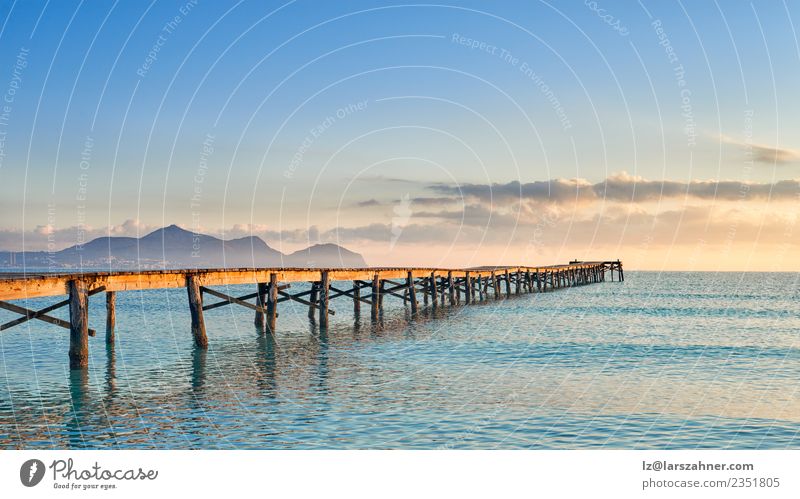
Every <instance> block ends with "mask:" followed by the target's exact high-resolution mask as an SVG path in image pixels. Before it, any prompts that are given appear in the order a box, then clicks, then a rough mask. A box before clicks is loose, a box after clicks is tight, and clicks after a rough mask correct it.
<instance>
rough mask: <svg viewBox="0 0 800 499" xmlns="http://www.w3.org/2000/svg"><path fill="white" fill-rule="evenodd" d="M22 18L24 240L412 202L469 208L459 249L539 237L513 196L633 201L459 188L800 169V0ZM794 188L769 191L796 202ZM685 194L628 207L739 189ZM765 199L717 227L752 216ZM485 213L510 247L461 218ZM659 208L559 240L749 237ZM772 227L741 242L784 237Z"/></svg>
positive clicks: (357, 235) (94, 10) (2, 40)
mask: <svg viewBox="0 0 800 499" xmlns="http://www.w3.org/2000/svg"><path fill="white" fill-rule="evenodd" d="M0 19H2V22H3V25H2V32H0V45H1V46H2V51H0V68H3V69H2V72H1V73H0V91H3V92H4V95H8V93H9V91H10V90H13V96H12V97H13V98H12V102H10V103H7V105H8V107H7V108H6V111H7V112H6V119H5V121H0V133H3V134H4V135H3V137H4V140H3V143H2V144H3V151H2V152H3V156H2V163H0V176H2V180H3V182H2V185H3V187H2V200H0V206H1V207H2V211H0V228H2V229H3V230H4V233H3V234H4V235H3V239H2V240H0V242H2V243H3V244H2V245H3V247H11V246H18V245H17V244H16V243H15V242H16V241H22V235H24V234H28V235H27V236H26V240H27V241H29V244H28V245H29V246H31V247H34V246H36V245H37V244H38V245H39V246H41V245H42V244H44V243H43V239H41V238H39V239H37V236H36V234H39V235H41V234H42V233H45V232H49V233H52V232H54V231H60V232H57V233H58V234H59V240H58V243H57V244H58V245H61V246H64V245H68V244H69V243H73V244H74V242H75V241H74V239H75V237H76V236H75V234H76V233H78V232H88V233H91V234H95V233H98V234H99V233H102V232H103V231H106V232H108V231H109V230H112V231H116V232H114V233H128V232H130V231H135V232H139V231H143V230H147V229H149V228H152V227H156V226H160V225H164V224H170V223H178V224H181V225H183V226H185V227H196V228H197V229H202V230H204V231H206V232H212V233H219V234H222V235H225V236H226V237H228V236H231V237H232V236H236V235H241V234H243V233H246V232H251V233H255V234H258V235H262V236H263V237H265V238H266V239H267V240H268V241H269V242H270V244H273V245H283V244H286V245H288V246H289V247H291V246H292V245H301V244H302V243H303V242H308V241H311V242H314V241H312V240H313V239H314V238H317V237H319V233H323V234H327V236H326V237H328V238H329V239H335V240H336V241H338V242H340V243H342V244H345V245H351V246H352V245H357V246H362V245H363V246H364V247H365V248H366V249H365V251H367V252H368V253H369V252H372V253H374V254H375V255H376V256H375V258H378V255H384V254H386V252H387V247H386V241H383V240H382V238H384V235H385V230H384V232H380V231H379V234H378V235H375V234H372V233H371V232H370V230H369V228H370V227H372V228H373V229H374V228H375V227H378V226H383V228H384V229H386V228H387V227H391V226H392V224H394V225H397V224H398V223H400V222H398V221H397V220H396V219H397V218H398V217H397V213H398V206H400V207H401V208H400V209H399V212H401V213H403V212H405V211H409V212H410V213H412V215H411V217H410V218H411V219H410V220H402V221H401V222H402V225H403V226H404V227H405V225H410V226H415V227H416V228H418V229H420V231H421V232H420V235H419V237H420V238H423V237H426V236H424V235H425V234H429V232H426V231H425V230H424V229H425V228H426V227H428V228H430V227H431V226H434V227H435V226H439V225H441V224H447V223H449V222H448V220H450V221H452V220H453V219H454V218H455V219H457V220H459V222H458V224H457V225H456V230H455V231H454V232H453V234H454V235H452V236H449V235H443V236H442V238H441V241H437V244H441V247H442V248H445V249H447V248H449V249H448V250H447V251H451V252H452V251H455V253H449V254H450V256H451V257H452V258H453V259H454V260H458V261H462V260H467V261H473V260H475V259H481V258H483V259H486V258H489V257H490V255H491V257H492V258H494V255H497V254H498V253H497V251H498V250H497V247H500V248H502V251H501V252H500V253H501V254H502V255H508V258H512V257H513V258H514V259H520V258H522V257H527V256H528V253H526V251H528V250H524V251H523V250H522V249H520V248H521V247H522V246H524V245H521V243H520V240H519V235H518V232H517V233H516V234H517V235H507V234H511V233H514V230H512V231H510V232H508V231H506V232H500V233H494V232H497V231H500V230H501V229H502V228H503V226H502V225H497V224H498V223H500V222H498V221H499V220H502V216H506V215H509V214H511V215H513V218H514V219H515V220H516V223H515V224H514V226H515V227H517V228H520V227H521V230H522V231H523V232H525V231H527V232H530V231H531V230H532V229H531V227H536V226H537V224H539V225H541V223H542V222H541V220H537V219H536V218H535V214H536V213H540V212H541V210H542V209H545V208H546V209H548V210H550V211H553V212H554V213H555V215H554V216H556V217H558V219H559V220H560V221H561V222H562V223H563V222H564V221H566V220H570V221H571V222H570V223H572V222H574V221H575V220H577V219H580V220H581V221H584V222H587V223H589V224H590V225H588V227H590V228H591V227H592V225H591V224H592V223H594V224H595V225H594V227H595V229H594V230H593V232H594V233H597V232H599V231H598V230H596V228H597V226H598V224H602V223H606V222H603V221H601V220H600V219H601V218H602V217H603V216H605V215H606V214H607V213H608V211H607V210H608V209H609V206H610V205H612V204H614V203H609V202H606V201H607V200H605V199H600V200H599V201H598V202H596V203H592V206H585V205H581V206H580V207H575V206H572V207H570V208H569V209H565V208H564V207H563V206H560V205H559V206H556V204H557V200H555V199H550V198H548V197H547V196H545V198H543V199H541V198H540V199H536V200H535V202H534V201H531V200H520V199H516V200H511V201H509V203H508V204H507V205H496V204H493V203H491V202H490V204H489V206H490V208H489V210H488V212H489V213H490V214H491V213H496V215H497V216H493V217H492V216H488V215H487V217H488V218H489V219H491V220H488V219H487V220H476V221H472V222H470V219H469V216H468V215H469V214H471V213H477V210H478V209H479V208H481V209H484V211H486V210H485V208H486V206H485V205H481V203H482V202H483V201H481V200H480V199H468V198H463V197H462V198H459V200H456V201H455V206H453V205H451V206H448V205H447V203H448V199H447V198H445V199H434V198H436V197H437V195H438V194H437V193H440V192H441V190H439V191H437V190H436V186H437V185H449V186H464V185H487V186H491V185H493V184H495V185H498V186H503V185H507V184H509V183H510V182H519V183H520V184H521V185H524V184H528V183H533V182H540V181H549V180H551V179H576V178H577V179H582V180H581V181H585V182H587V183H589V184H596V183H600V182H604V181H605V180H606V179H608V178H617V180H619V178H620V177H614V176H615V175H619V174H620V172H627V177H625V178H628V179H629V181H630V182H631V183H632V184H635V183H636V182H641V181H649V182H654V181H655V182H660V181H663V180H666V181H669V182H682V183H685V184H686V185H687V186H691V183H692V182H696V181H705V180H709V179H711V180H731V181H738V182H741V183H746V184H750V183H755V184H764V185H766V184H773V183H775V182H777V181H780V180H787V179H794V178H797V177H800V175H798V168H797V163H796V161H795V157H794V150H795V148H800V144H797V138H796V137H797V136H798V118H797V117H798V115H799V113H798V112H797V111H798V95H797V91H796V88H798V84H800V81H798V80H800V71H798V68H800V64H798V63H800V50H798V42H797V39H796V37H795V28H794V26H793V22H797V21H798V20H800V8H798V6H797V5H796V4H795V5H791V4H783V3H781V2H754V3H752V4H751V3H750V2H719V3H715V2H707V1H701V2H682V3H681V2H645V3H638V2H612V1H598V2H590V1H586V2H584V1H575V2H569V3H563V2H559V3H555V2H554V3H546V2H529V1H524V2H523V1H520V2H512V1H508V2H485V1H484V2H478V1H459V2H443V3H442V4H438V5H433V4H405V3H400V2H391V1H353V2H322V1H309V0H298V1H295V2H207V1H203V0H198V1H197V2H188V1H187V2H157V3H155V2H154V3H149V2H134V1H119V2H100V1H86V2H77V1H76V2H70V1H51V2H12V1H2V2H0ZM170 22H172V23H171V24H169V23H170ZM657 27H660V28H661V29H663V31H659V30H657V29H656V28H657ZM473 42H474V43H473ZM473 44H474V46H473ZM668 47H669V48H671V50H672V54H674V55H673V59H672V60H670V59H669V54H668V52H667V48H668ZM154 49H157V52H156V53H155V58H154V59H153V58H149V59H148V54H151V53H152V52H153V51H154ZM21 54H22V55H23V56H24V57H23V59H24V64H23V65H24V67H21V65H20V63H19V61H20V60H21V59H20V55H21ZM679 68H682V69H679ZM16 87H18V88H16ZM687 128H688V131H687ZM314 130H316V132H314ZM204 143H205V144H206V147H205V150H204ZM748 144H750V145H749V146H748ZM753 145H755V146H756V149H755V151H756V153H757V154H756V157H757V160H756V161H755V162H748V157H747V153H748V151H750V152H751V153H752V146H753ZM776 151H777V152H776ZM762 156H763V157H762ZM758 158H760V160H759V159H758ZM770 159H772V160H770ZM631 179H632V180H631ZM405 197H407V198H408V199H409V200H410V201H409V202H408V203H410V204H411V206H410V207H408V206H406V205H404V204H403V199H404V198H405ZM791 199H793V198H792V197H791V196H788V195H787V196H785V198H784V200H783V201H781V200H780V199H778V200H776V201H775V202H776V203H778V204H772V205H769V206H768V207H765V206H764V203H765V202H773V200H772V199H771V198H770V199H767V200H766V201H765V200H764V199H750V198H747V199H746V201H747V202H748V203H753V204H752V206H757V207H758V210H762V211H763V210H773V211H774V210H775V209H778V210H784V212H785V210H786V208H787V206H789V209H794V208H793V207H794V205H796V203H794V204H793V203H791V202H790V200H791ZM414 200H417V201H414ZM449 201H453V200H449ZM529 201H530V202H529ZM632 201H633V200H632ZM661 201H662V203H661V204H660V205H659V206H656V207H653V206H649V205H647V203H640V202H631V203H616V204H618V205H620V206H616V205H615V206H612V208H614V209H618V211H620V213H622V211H625V210H627V211H626V213H628V215H626V218H624V220H626V222H625V223H628V222H629V221H630V212H631V210H633V211H635V212H636V213H640V212H642V211H644V212H647V213H648V214H649V215H650V216H652V217H658V216H659V213H661V211H660V210H663V209H665V208H664V206H665V205H669V206H668V207H669V208H670V209H672V210H673V211H674V210H684V211H685V210H687V209H695V208H698V206H699V208H703V207H706V208H707V207H709V206H712V207H714V209H716V208H717V207H718V205H719V204H720V201H719V200H718V199H717V198H716V197H715V198H712V199H693V200H692V202H693V203H694V204H693V205H692V206H687V204H686V202H685V200H681V199H677V200H676V199H662V200H661ZM398 203H400V204H398ZM425 203H427V204H425ZM531 203H533V204H534V205H536V206H533V205H531ZM537 203H538V204H537ZM598 203H599V204H598ZM671 204H677V205H679V206H671ZM722 204H724V203H722ZM540 205H541V206H540ZM634 205H635V206H634ZM404 206H406V207H405V208H403V207H404ZM542 206H544V208H542ZM731 209H732V210H733V209H735V207H731ZM498 210H499V211H498ZM728 211H730V210H728ZM741 211H742V210H741V209H739V211H737V214H733V215H731V214H730V213H728V215H727V216H728V218H727V219H725V218H723V219H720V216H719V215H720V214H716V215H712V214H709V215H708V216H707V219H706V223H705V224H700V226H701V227H705V229H703V230H706V231H709V230H711V229H710V228H709V227H710V225H711V224H712V221H713V223H715V224H721V225H720V226H721V227H725V226H727V227H730V225H731V224H732V223H733V220H736V221H742V220H744V218H743V217H742V215H741ZM750 212H751V213H752V212H753V210H750ZM459 213H460V218H459ZM531 213H533V214H534V215H531ZM615 213H616V212H615ZM620 213H616V215H615V216H622V215H621V214H620ZM787 213H788V212H787ZM792 213H793V212H792ZM404 217H405V216H402V217H400V218H404ZM532 217H533V218H532ZM405 218H408V217H405ZM788 218H791V216H790V214H787V219H788ZM125 221H129V222H128V224H127V225H125V226H123V222H125ZM130 221H133V222H130ZM592 221H594V222H592ZM745 221H746V222H747V223H752V224H754V227H755V229H757V228H758V227H761V229H762V230H761V232H762V233H765V231H764V226H763V223H762V222H759V221H758V220H756V219H747V220H745ZM470 223H474V226H475V228H476V234H482V236H481V240H482V241H484V246H482V247H484V248H486V251H487V253H486V254H483V253H475V252H470V251H471V250H470V245H469V243H467V242H465V241H463V240H462V239H463V238H464V237H466V236H465V232H464V230H462V229H463V228H464V227H465V226H469V224H470ZM608 223H611V224H612V225H613V224H614V222H613V221H611V222H608ZM679 223H680V222H679ZM737 223H738V222H737ZM782 223H783V224H784V225H783V226H784V227H785V223H786V222H785V221H782ZM559 225H560V224H559ZM662 225H663V224H662ZM312 226H313V230H311V231H309V228H312ZM646 226H647V223H645V224H644V227H646ZM42 227H46V229H44V230H43V229H42ZM526 227H527V228H526ZM495 228H496V229H497V231H490V230H489V229H495ZM339 229H342V230H339ZM480 229H482V232H481V230H480ZM755 229H754V230H755ZM643 230H644V231H645V232H643V233H641V234H639V235H637V236H636V241H635V242H630V241H628V240H626V239H625V238H626V237H628V236H626V234H625V233H620V234H617V235H615V236H614V238H612V239H611V240H608V241H602V242H600V241H595V240H591V241H589V242H588V243H587V242H586V241H582V240H576V241H574V242H573V236H574V232H565V233H563V234H562V233H559V234H555V233H554V234H553V235H552V237H553V241H550V242H547V243H543V244H545V246H547V247H546V248H541V247H539V246H537V248H538V250H541V251H545V253H543V254H546V255H547V257H548V258H554V259H555V258H561V257H562V256H563V255H562V253H563V254H566V253H570V252H574V251H575V250H574V249H573V245H578V244H580V245H585V244H589V245H590V246H591V245H593V244H597V245H598V246H597V248H598V250H599V249H601V248H602V250H603V251H614V252H615V253H617V254H615V255H612V256H614V257H616V256H618V254H619V253H623V254H624V253H625V251H626V248H630V247H631V246H632V245H635V244H640V243H641V240H642V238H644V239H645V240H650V238H649V236H648V233H647V232H646V231H647V230H651V231H652V230H658V231H661V232H658V233H651V234H650V236H652V239H654V240H660V238H663V241H664V243H663V244H664V245H668V246H669V247H674V246H675V245H680V244H684V245H686V244H688V245H689V246H686V247H682V248H683V249H682V250H681V251H683V252H684V253H685V252H689V251H690V250H691V248H692V244H696V241H697V240H701V241H711V243H712V244H714V243H716V242H719V243H720V244H722V243H724V242H725V241H721V242H720V241H716V240H715V239H713V238H711V235H710V234H706V236H707V237H705V236H704V235H703V234H699V235H698V234H697V230H698V229H696V228H694V229H692V230H691V231H688V229H686V230H684V232H686V234H687V235H686V238H687V239H686V241H684V240H683V239H682V238H677V239H676V238H675V237H674V236H675V234H676V233H677V232H676V231H681V230H683V229H681V228H680V226H669V227H666V228H659V229H643ZM37 231H38V232H37ZM687 231H688V232H687ZM778 231H779V228H774V232H776V233H777V232H778ZM390 232H391V231H390ZM413 232H414V231H413V230H409V231H408V233H409V234H411V233H413ZM489 232H493V233H492V234H489ZM552 232H555V231H552ZM722 232H724V231H722ZM722 232H721V233H722ZM769 232H770V230H766V233H769ZM442 233H443V234H449V233H448V232H447V231H442ZM758 233H759V231H758V230H755V232H753V234H755V235H750V236H748V235H747V233H744V232H743V233H741V234H740V236H739V238H740V239H741V240H737V241H735V242H734V243H733V244H734V246H738V245H740V244H744V245H747V244H751V243H753V242H754V241H753V240H752V238H753V237H759V238H762V239H761V241H762V242H763V237H764V236H762V235H757V234H758ZM346 234H349V235H346ZM487 234H488V235H487ZM570 234H573V236H571V235H570ZM670 236H673V237H672V238H670ZM523 239H524V240H527V239H529V238H527V237H523ZM676 241H678V242H676ZM681 241H683V242H681ZM404 242H407V243H408V244H409V245H414V244H418V242H419V241H418V240H415V239H413V237H412V236H409V240H408V241H403V238H402V237H401V238H400V241H399V244H400V245H401V247H402V244H403V243H404ZM784 242H785V241H784ZM773 243H774V244H779V243H780V242H775V241H770V244H773ZM537 244H539V243H537ZM704 244H707V242H706V243H704ZM390 246H391V247H390V248H389V250H388V251H389V252H390V253H391V251H394V248H395V244H391V245H390ZM742 247H743V248H744V246H742ZM747 247H748V248H750V246H747ZM453 248H456V249H455V250H454V249H453ZM457 248H463V250H462V251H461V252H459V250H458V249H457ZM538 250H537V251H538ZM547 251H549V252H547ZM466 255H471V256H466ZM502 255H501V256H498V258H502ZM381 257H382V256H381ZM651 257H652V255H651ZM392 258H395V259H396V258H397V256H394V257H392ZM420 258H422V256H420ZM443 258H444V257H443ZM737 258H740V260H741V257H737ZM646 260H647V262H649V263H643V264H642V265H643V266H658V262H660V261H663V259H661V260H660V259H655V260H652V259H646ZM740 260H739V261H740ZM392 261H394V260H392ZM415 261H416V260H415ZM733 266H735V265H733Z"/></svg>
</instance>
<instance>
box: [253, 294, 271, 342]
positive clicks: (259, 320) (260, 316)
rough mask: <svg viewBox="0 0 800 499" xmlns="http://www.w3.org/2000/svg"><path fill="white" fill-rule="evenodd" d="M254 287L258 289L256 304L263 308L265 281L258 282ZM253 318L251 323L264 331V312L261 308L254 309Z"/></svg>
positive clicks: (265, 297) (264, 304) (265, 296)
mask: <svg viewBox="0 0 800 499" xmlns="http://www.w3.org/2000/svg"><path fill="white" fill-rule="evenodd" d="M256 289H257V291H258V295H257V296H256V306H257V307H258V308H260V309H263V308H264V307H265V306H266V303H267V293H268V292H269V291H268V287H267V285H266V284H265V283H263V282H259V283H258V284H257V285H256ZM255 314H256V315H255V318H254V319H253V325H254V326H255V327H256V329H258V330H259V331H264V327H265V323H264V312H263V311H262V310H256V312H255Z"/></svg>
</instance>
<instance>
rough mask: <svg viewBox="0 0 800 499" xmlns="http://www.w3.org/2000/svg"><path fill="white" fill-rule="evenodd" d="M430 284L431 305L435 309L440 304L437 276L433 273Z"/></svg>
mask: <svg viewBox="0 0 800 499" xmlns="http://www.w3.org/2000/svg"><path fill="white" fill-rule="evenodd" d="M428 284H430V286H431V304H432V305H433V306H434V307H435V306H437V305H438V304H439V295H438V293H437V292H436V274H435V273H434V272H431V277H430V281H429V282H428Z"/></svg>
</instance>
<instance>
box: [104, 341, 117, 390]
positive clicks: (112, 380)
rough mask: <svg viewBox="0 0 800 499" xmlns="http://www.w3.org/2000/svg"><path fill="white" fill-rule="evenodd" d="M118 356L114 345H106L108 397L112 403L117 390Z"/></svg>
mask: <svg viewBox="0 0 800 499" xmlns="http://www.w3.org/2000/svg"><path fill="white" fill-rule="evenodd" d="M116 362H117V354H116V352H115V351H114V344H113V343H106V397H107V399H108V401H109V402H110V401H111V400H112V399H113V397H114V392H115V391H116V389H117V366H116Z"/></svg>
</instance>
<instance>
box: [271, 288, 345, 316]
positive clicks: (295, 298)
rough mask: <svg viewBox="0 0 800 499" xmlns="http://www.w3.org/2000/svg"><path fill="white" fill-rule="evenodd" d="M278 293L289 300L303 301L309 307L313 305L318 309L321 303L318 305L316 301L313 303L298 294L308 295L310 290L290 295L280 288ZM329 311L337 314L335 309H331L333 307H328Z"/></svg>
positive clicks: (331, 313)
mask: <svg viewBox="0 0 800 499" xmlns="http://www.w3.org/2000/svg"><path fill="white" fill-rule="evenodd" d="M278 294H279V295H281V296H283V297H284V298H285V299H287V300H292V301H296V302H297V303H302V304H303V305H308V306H309V307H313V308H317V309H318V308H319V305H318V304H316V303H311V302H310V301H308V300H304V299H302V298H298V296H302V295H307V294H308V292H305V293H298V294H296V295H290V294H289V293H284V292H283V291H280V290H279V291H278ZM328 313H329V314H330V315H336V312H334V311H333V310H331V309H328Z"/></svg>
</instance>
